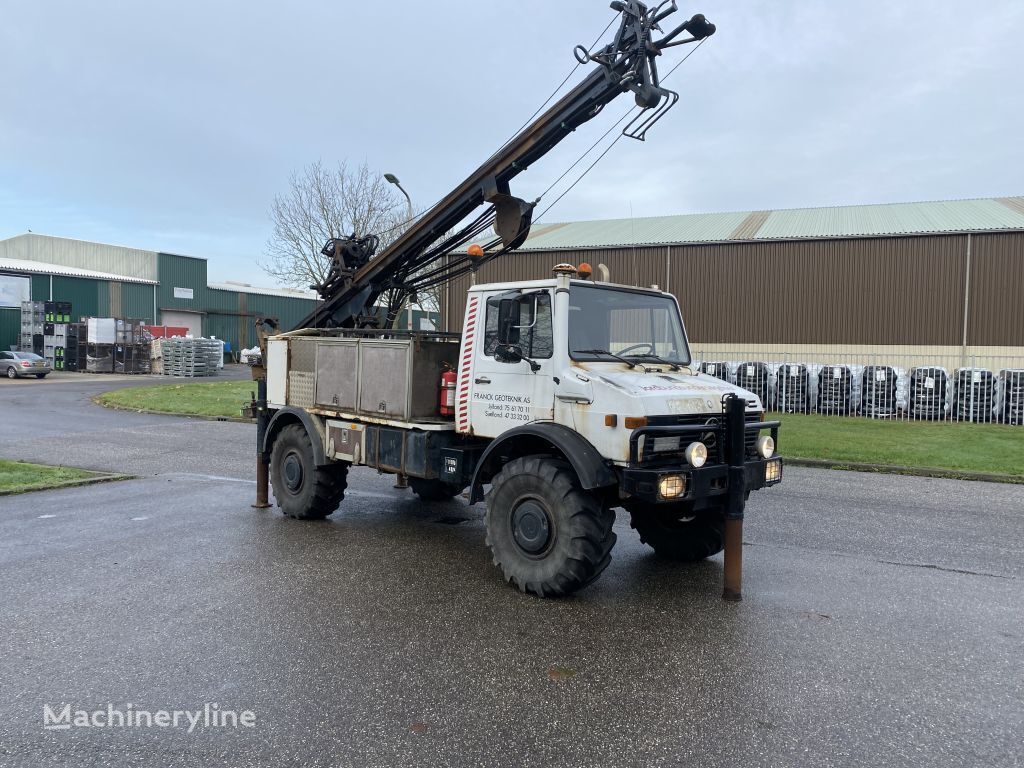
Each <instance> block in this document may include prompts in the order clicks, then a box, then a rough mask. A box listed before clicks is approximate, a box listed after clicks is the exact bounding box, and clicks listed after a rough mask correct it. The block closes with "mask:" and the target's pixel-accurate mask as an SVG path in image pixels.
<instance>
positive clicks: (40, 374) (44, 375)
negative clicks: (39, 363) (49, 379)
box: [36, 373, 46, 379]
mask: <svg viewBox="0 0 1024 768" xmlns="http://www.w3.org/2000/svg"><path fill="white" fill-rule="evenodd" d="M36 378H37V379H45V378H46V374H45V373H37V374H36Z"/></svg>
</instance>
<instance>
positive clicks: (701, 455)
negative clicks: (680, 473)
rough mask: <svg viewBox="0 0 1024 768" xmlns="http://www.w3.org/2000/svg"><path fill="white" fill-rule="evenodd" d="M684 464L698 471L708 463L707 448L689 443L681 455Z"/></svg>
mask: <svg viewBox="0 0 1024 768" xmlns="http://www.w3.org/2000/svg"><path fill="white" fill-rule="evenodd" d="M683 455H684V456H686V463H687V464H689V465H690V466H691V467H693V468H694V469H700V468H701V467H703V466H704V465H705V464H706V463H707V461H708V447H707V446H706V445H704V443H690V444H689V445H688V446H686V451H685V452H684V454H683Z"/></svg>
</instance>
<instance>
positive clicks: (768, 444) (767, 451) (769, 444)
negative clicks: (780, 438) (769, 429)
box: [757, 435, 775, 459]
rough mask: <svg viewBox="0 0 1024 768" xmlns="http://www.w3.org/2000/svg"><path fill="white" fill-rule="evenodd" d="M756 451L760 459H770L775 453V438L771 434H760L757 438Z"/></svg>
mask: <svg viewBox="0 0 1024 768" xmlns="http://www.w3.org/2000/svg"><path fill="white" fill-rule="evenodd" d="M757 452H758V453H759V454H760V455H761V458H762V459H770V458H771V457H772V456H774V455H775V440H773V439H772V437H771V435H762V436H761V437H759V438H757Z"/></svg>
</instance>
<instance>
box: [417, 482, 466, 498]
mask: <svg viewBox="0 0 1024 768" xmlns="http://www.w3.org/2000/svg"><path fill="white" fill-rule="evenodd" d="M409 487H410V488H412V491H413V493H415V494H416V495H417V496H419V497H420V498H421V499H422V500H423V501H448V500H449V499H454V498H455V497H456V496H458V495H459V494H460V493H462V489H461V488H457V487H456V486H454V485H449V484H448V483H445V482H442V481H441V480H424V479H422V478H419V477H410V478H409Z"/></svg>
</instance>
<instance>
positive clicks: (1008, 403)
mask: <svg viewBox="0 0 1024 768" xmlns="http://www.w3.org/2000/svg"><path fill="white" fill-rule="evenodd" d="M996 393H997V395H996V418H997V420H998V421H1000V422H1002V423H1003V424H1024V369H1012V368H1004V369H1003V370H1001V371H1000V372H999V377H998V379H997V380H996Z"/></svg>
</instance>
